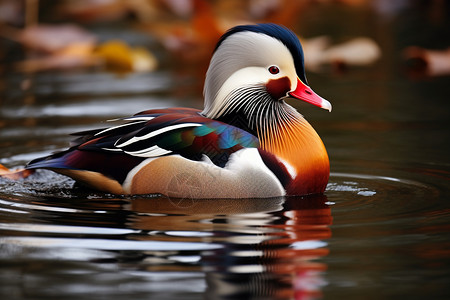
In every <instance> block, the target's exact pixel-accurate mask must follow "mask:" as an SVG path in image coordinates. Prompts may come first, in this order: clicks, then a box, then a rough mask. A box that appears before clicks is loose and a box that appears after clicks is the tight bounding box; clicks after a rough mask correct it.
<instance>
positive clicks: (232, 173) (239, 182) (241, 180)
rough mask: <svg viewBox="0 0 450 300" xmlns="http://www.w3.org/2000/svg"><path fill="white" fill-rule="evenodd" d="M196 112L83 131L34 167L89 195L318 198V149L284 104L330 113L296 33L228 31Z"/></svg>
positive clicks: (324, 178)
mask: <svg viewBox="0 0 450 300" xmlns="http://www.w3.org/2000/svg"><path fill="white" fill-rule="evenodd" d="M204 97H205V100H204V101H205V107H204V109H203V111H200V110H196V109H190V108H168V109H154V110H148V111H144V112H141V113H138V114H136V115H134V116H131V117H125V118H123V119H121V120H116V121H122V122H121V123H120V124H119V125H116V126H111V127H107V128H101V129H96V130H91V131H86V132H82V133H79V134H76V135H78V136H79V137H78V138H77V139H75V140H74V141H73V142H72V147H71V148H69V149H67V150H65V151H61V152H58V153H55V154H53V155H50V156H48V157H43V158H39V159H35V160H34V161H32V162H30V163H29V165H28V166H27V167H28V169H36V168H47V169H50V170H53V171H56V172H59V173H62V174H64V175H67V176H70V177H72V178H74V179H75V180H77V181H79V182H82V183H84V184H86V185H88V186H90V187H93V188H95V189H98V190H101V191H106V192H111V193H116V194H155V193H156V194H164V195H167V196H170V197H182V198H186V197H188V198H254V197H261V198H262V197H279V196H286V195H305V194H315V193H323V192H324V190H325V187H326V185H327V182H328V177H329V161H328V155H327V152H326V150H325V147H324V145H323V143H322V141H321V139H320V137H319V136H318V134H317V133H316V132H315V131H314V129H313V128H312V127H311V125H310V124H309V123H308V122H307V121H306V120H305V119H304V118H303V117H302V116H301V115H300V114H299V113H298V112H297V111H296V110H295V109H294V108H293V107H292V106H290V105H288V104H287V103H286V102H285V99H286V98H294V99H299V100H303V101H306V102H308V103H311V104H313V105H316V106H319V107H321V108H324V109H326V110H330V111H331V104H330V103H329V102H328V101H326V100H325V99H323V98H321V97H320V96H318V95H317V94H316V93H315V92H314V91H313V90H312V89H311V88H310V87H309V86H308V85H307V81H306V76H305V70H304V58H303V50H302V47H301V45H300V42H299V41H298V39H297V37H296V35H295V34H294V33H293V32H291V31H290V30H288V29H287V28H285V27H282V26H279V25H275V24H258V25H245V26H237V27H234V28H232V29H231V30H229V31H228V32H227V33H225V34H224V35H223V36H222V37H221V38H220V40H219V42H218V44H217V46H216V48H215V50H214V53H213V56H212V58H211V62H210V65H209V68H208V71H207V73H206V80H205V85H204Z"/></svg>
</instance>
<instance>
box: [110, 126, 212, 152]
mask: <svg viewBox="0 0 450 300" xmlns="http://www.w3.org/2000/svg"><path fill="white" fill-rule="evenodd" d="M202 125H203V124H199V123H182V124H175V125H171V126H167V127H164V128H160V129H157V130H155V131H152V132H150V133H147V134H146V135H143V136H134V137H132V138H131V139H129V140H128V141H126V142H123V143H122V144H117V143H116V144H115V146H116V147H118V148H122V147H125V146H128V145H130V144H133V143H135V142H138V141H142V140H146V139H149V138H152V137H155V136H157V135H159V134H163V133H165V132H168V131H171V130H175V129H180V128H188V127H198V126H202Z"/></svg>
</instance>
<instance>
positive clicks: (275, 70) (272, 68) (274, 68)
mask: <svg viewBox="0 0 450 300" xmlns="http://www.w3.org/2000/svg"><path fill="white" fill-rule="evenodd" d="M269 72H270V74H274V75H275V74H278V73H280V69H278V67H277V66H270V67H269Z"/></svg>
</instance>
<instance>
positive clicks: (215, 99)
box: [203, 31, 297, 117]
mask: <svg viewBox="0 0 450 300" xmlns="http://www.w3.org/2000/svg"><path fill="white" fill-rule="evenodd" d="M272 65H275V66H278V68H279V69H280V72H279V73H278V74H275V75H274V74H271V73H270V72H269V71H268V68H269V67H270V66H272ZM245 69H247V71H243V70H245ZM250 70H251V72H250ZM244 74H245V75H244ZM285 76H286V77H288V78H289V80H290V82H291V90H294V89H295V87H296V85H297V73H296V71H295V65H294V59H293V57H292V54H291V53H290V51H289V49H288V48H287V47H286V46H285V45H284V44H283V43H282V42H281V41H279V40H277V39H276V38H273V37H270V36H268V35H265V34H262V33H256V32H248V31H244V32H238V33H235V34H233V35H231V36H229V37H228V38H227V39H226V40H225V41H224V42H223V43H222V44H221V45H220V46H219V48H218V49H217V50H216V52H215V53H214V55H213V57H212V59H211V63H210V65H209V68H208V72H207V74H206V80H205V87H204V91H203V93H204V97H205V109H204V110H203V114H205V115H206V116H208V117H209V116H210V115H211V113H210V112H211V111H218V110H220V106H222V105H223V104H224V103H223V101H224V99H225V97H226V96H227V95H228V94H229V93H231V92H232V90H233V89H236V88H238V87H242V86H246V85H255V84H261V83H267V82H268V81H269V80H270V79H276V78H281V77H285Z"/></svg>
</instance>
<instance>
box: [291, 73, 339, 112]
mask: <svg viewBox="0 0 450 300" xmlns="http://www.w3.org/2000/svg"><path fill="white" fill-rule="evenodd" d="M289 96H291V97H293V98H297V99H300V100H303V101H305V102H308V103H311V104H313V105H316V106H318V107H321V108H323V109H326V110H328V111H331V103H330V102H328V101H327V100H325V99H323V98H322V97H320V96H319V95H317V94H316V93H315V92H314V91H313V90H312V89H311V88H310V87H309V86H307V85H306V84H304V83H303V82H302V81H301V80H300V79H298V78H297V88H296V89H295V91H292V92H290V93H289Z"/></svg>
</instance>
